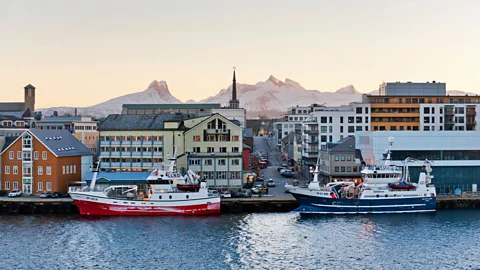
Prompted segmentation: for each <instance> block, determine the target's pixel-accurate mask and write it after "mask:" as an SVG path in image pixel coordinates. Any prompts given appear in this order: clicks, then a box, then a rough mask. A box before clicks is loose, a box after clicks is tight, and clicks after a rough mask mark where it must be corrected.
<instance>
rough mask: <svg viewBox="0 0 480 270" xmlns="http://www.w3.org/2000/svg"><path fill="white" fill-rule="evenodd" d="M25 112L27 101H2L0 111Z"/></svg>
mask: <svg viewBox="0 0 480 270" xmlns="http://www.w3.org/2000/svg"><path fill="white" fill-rule="evenodd" d="M20 111H21V112H22V113H23V112H24V111H25V102H1V103H0V112H20Z"/></svg>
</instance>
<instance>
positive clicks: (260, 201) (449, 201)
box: [0, 197, 480, 215]
mask: <svg viewBox="0 0 480 270" xmlns="http://www.w3.org/2000/svg"><path fill="white" fill-rule="evenodd" d="M298 206H299V204H298V202H297V201H296V200H295V199H293V198H275V197H261V198H258V197H254V198H222V199H221V214H241V213H285V212H290V211H292V210H294V209H296V208H297V207H298ZM475 208H480V197H479V198H477V197H475V198H462V197H440V198H437V208H436V209H437V210H442V209H475ZM78 213H79V212H78V209H77V206H76V205H75V202H74V201H73V200H72V199H70V198H61V199H42V198H38V197H20V198H0V214H24V215H31V214H78Z"/></svg>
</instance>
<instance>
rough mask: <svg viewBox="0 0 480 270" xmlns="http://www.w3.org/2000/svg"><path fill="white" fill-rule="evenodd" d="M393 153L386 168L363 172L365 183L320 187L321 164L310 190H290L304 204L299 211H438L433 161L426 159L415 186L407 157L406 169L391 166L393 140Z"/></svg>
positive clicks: (366, 168)
mask: <svg viewBox="0 0 480 270" xmlns="http://www.w3.org/2000/svg"><path fill="white" fill-rule="evenodd" d="M389 143H390V150H389V151H388V153H387V158H386V161H385V165H384V166H379V165H367V166H365V168H364V169H363V170H362V172H361V174H362V180H363V181H362V183H360V184H357V183H355V182H350V181H345V182H330V183H327V184H326V185H324V186H322V185H320V183H319V181H318V174H319V173H320V172H319V165H318V162H317V165H316V167H315V170H312V173H313V174H314V177H313V181H312V182H310V184H309V185H308V187H306V188H302V187H293V186H290V187H288V192H290V193H291V194H292V195H293V196H294V197H295V199H297V201H298V202H299V203H300V207H298V208H297V209H296V210H295V211H297V212H301V213H318V214H369V213H417V212H434V211H435V209H436V192H435V187H434V185H433V184H431V179H432V178H433V176H432V175H430V173H431V172H432V168H431V166H430V164H431V163H432V162H431V161H429V160H425V161H424V164H423V169H422V172H421V173H420V176H419V179H418V183H412V182H411V181H410V177H409V174H408V163H410V162H416V160H414V159H409V158H407V159H406V160H405V161H404V164H403V168H396V167H395V166H392V165H391V164H390V158H391V147H392V144H393V138H392V137H390V138H389Z"/></svg>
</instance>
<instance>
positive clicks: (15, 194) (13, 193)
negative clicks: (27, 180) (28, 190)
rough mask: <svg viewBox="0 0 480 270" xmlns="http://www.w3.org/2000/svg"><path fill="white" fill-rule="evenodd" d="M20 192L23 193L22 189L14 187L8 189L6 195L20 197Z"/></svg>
mask: <svg viewBox="0 0 480 270" xmlns="http://www.w3.org/2000/svg"><path fill="white" fill-rule="evenodd" d="M22 194H23V191H21V190H20V189H14V190H12V191H10V193H8V197H20V196H22Z"/></svg>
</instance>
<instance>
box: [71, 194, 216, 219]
mask: <svg viewBox="0 0 480 270" xmlns="http://www.w3.org/2000/svg"><path fill="white" fill-rule="evenodd" d="M72 198H73V199H74V201H75V204H76V205H77V208H78V210H79V212H80V214H81V215H88V216H178V215H218V214H220V198H205V199H196V200H183V201H175V202H161V201H138V200H118V199H109V198H101V197H93V196H91V195H90V196H82V195H79V194H72Z"/></svg>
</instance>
